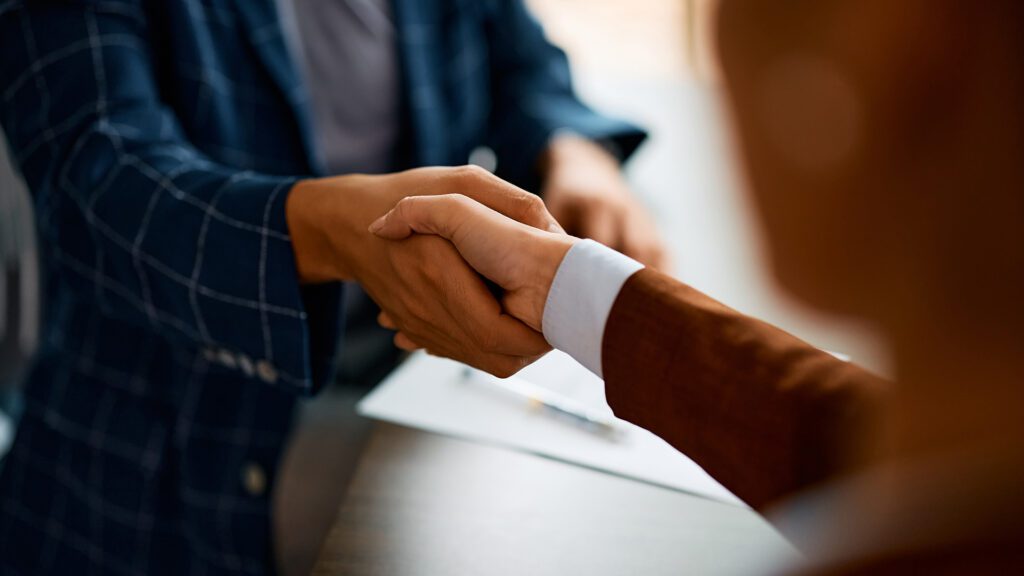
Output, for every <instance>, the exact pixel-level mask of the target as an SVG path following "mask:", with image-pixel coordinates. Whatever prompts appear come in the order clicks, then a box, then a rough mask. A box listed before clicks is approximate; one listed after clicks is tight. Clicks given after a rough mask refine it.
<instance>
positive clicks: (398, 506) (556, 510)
mask: <svg viewBox="0 0 1024 576" xmlns="http://www.w3.org/2000/svg"><path fill="white" fill-rule="evenodd" d="M766 549H767V550H770V551H773V552H776V553H778V552H779V551H782V552H783V553H789V552H790V549H789V546H788V545H787V544H786V543H785V541H784V540H783V539H782V538H781V537H780V536H779V535H778V534H777V533H776V532H775V531H774V530H773V529H772V528H771V527H770V526H768V525H767V524H766V523H765V522H764V521H763V520H761V518H760V517H758V516H757V515H756V514H755V513H753V512H752V511H750V510H746V509H743V508H739V507H736V506H732V505H727V504H722V503H719V502H713V501H710V500H707V499H703V498H699V497H695V496H691V495H687V494H683V493H680V492H675V491H671V490H667V489H663V488H658V487H654V486H650V485H645V484H641V483H638V482H634V481H630V480H625V479H622V478H617V477H613V476H610V475H607V474H603V473H600V472H596V471H593V470H588V469H584V468H580V467H576V466H572V465H569V464H565V463H562V462H556V461H552V460H547V459H544V458H540V457H537V456H533V455H529V454H522V453H517V452H512V451H508V450H505V449H501V448H496V447H491V446H483V445H478V444H473V443H470V442H466V441H463V440H456V439H452V438H447V437H442V436H439V435H435V434H430V433H426V432H420V431H416V430H411V429H408V428H402V427H398V426H394V425H389V424H378V425H377V427H376V430H375V431H374V433H373V435H372V437H371V439H370V441H369V443H368V445H367V447H366V450H365V452H364V455H363V457H362V461H361V463H360V465H359V468H358V470H357V471H356V475H355V477H354V478H353V480H352V483H351V485H350V487H349V491H348V495H347V497H346V498H345V500H344V501H343V502H342V505H341V509H340V510H339V512H338V517H337V521H336V523H335V525H334V527H333V528H332V530H331V532H330V534H329V536H328V538H327V541H326V543H325V544H324V548H323V550H322V551H321V554H320V559H319V561H318V563H317V566H316V568H315V570H314V574H316V575H324V576H326V575H341V574H344V575H355V576H359V575H371V574H372V575H374V576H391V575H406V574H409V575H417V576H432V575H438V576H441V575H444V576H460V575H473V576H477V575H482V574H487V575H505V574H508V575H514V576H524V575H543V574H552V575H554V574H557V575H559V576H564V575H570V574H587V575H603V574H609V575H610V574H617V575H618V574H643V575H652V576H653V575H658V574H672V575H679V574H727V573H735V570H736V568H737V567H741V566H750V565H751V559H752V558H755V559H756V558H757V557H759V555H760V554H761V553H763V552H764V551H765V550H766ZM753 565H754V566H756V565H757V564H756V562H755V563H754V564H753Z"/></svg>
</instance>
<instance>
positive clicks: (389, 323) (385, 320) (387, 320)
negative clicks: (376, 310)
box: [377, 312, 398, 330]
mask: <svg viewBox="0 0 1024 576" xmlns="http://www.w3.org/2000/svg"><path fill="white" fill-rule="evenodd" d="M377 324H380V325H381V326H382V327H384V328H387V329H388V330H398V326H397V325H396V324H395V321H394V320H392V319H391V316H388V313H387V312H381V313H380V314H377Z"/></svg>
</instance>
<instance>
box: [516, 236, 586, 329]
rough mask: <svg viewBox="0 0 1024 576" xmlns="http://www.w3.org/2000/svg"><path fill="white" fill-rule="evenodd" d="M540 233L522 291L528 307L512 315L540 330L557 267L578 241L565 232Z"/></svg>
mask: <svg viewBox="0 0 1024 576" xmlns="http://www.w3.org/2000/svg"><path fill="white" fill-rule="evenodd" d="M538 234H540V235H542V236H543V237H544V238H543V241H542V242H539V243H538V244H537V245H538V249H537V252H536V258H534V259H533V261H534V267H533V270H531V271H530V272H529V273H528V274H527V277H528V278H529V284H528V286H526V287H525V289H524V293H525V294H526V295H527V298H525V299H524V301H525V302H526V303H527V305H528V309H527V310H524V311H521V312H519V313H516V312H513V311H510V312H513V315H516V316H519V315H520V314H522V316H520V317H521V318H523V320H524V322H525V323H526V324H527V325H529V326H530V327H532V328H533V329H535V330H537V331H540V330H541V324H542V320H543V318H544V308H545V306H546V305H547V300H548V294H549V293H550V292H551V286H552V284H553V283H554V281H555V276H556V275H557V274H558V268H559V267H560V266H561V265H562V261H563V260H564V259H565V255H566V254H568V253H569V250H570V249H572V247H573V245H575V244H576V243H577V242H579V241H580V239H579V238H576V237H574V236H569V235H567V234H554V233H548V232H538Z"/></svg>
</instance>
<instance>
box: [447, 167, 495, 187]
mask: <svg viewBox="0 0 1024 576" xmlns="http://www.w3.org/2000/svg"><path fill="white" fill-rule="evenodd" d="M452 174H453V176H454V177H455V179H456V180H459V181H461V182H463V183H467V184H472V183H476V182H480V181H481V180H483V179H485V178H487V177H489V176H490V175H491V173H490V172H488V171H487V170H484V169H483V168H481V167H479V166H476V165H474V164H467V165H465V166H459V167H457V168H453V169H452Z"/></svg>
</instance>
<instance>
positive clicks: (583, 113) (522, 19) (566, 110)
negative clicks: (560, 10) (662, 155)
mask: <svg viewBox="0 0 1024 576" xmlns="http://www.w3.org/2000/svg"><path fill="white" fill-rule="evenodd" d="M487 6H488V10H489V17H488V23H487V34H488V40H489V43H490V46H489V48H490V51H491V55H490V59H491V79H492V81H491V91H492V94H493V107H492V112H491V138H490V142H489V144H490V145H491V146H492V147H493V148H494V150H495V152H496V153H497V156H498V175H499V176H502V177H504V178H506V179H508V180H510V181H512V182H515V183H516V184H519V185H521V186H526V187H527V188H530V189H532V188H533V187H534V181H535V179H536V165H537V161H538V159H539V158H540V154H541V153H542V152H543V150H544V149H545V148H546V147H547V144H548V140H549V139H550V137H551V135H552V134H553V133H555V132H557V131H559V130H570V131H572V132H575V133H577V134H579V135H581V136H584V137H587V138H591V139H593V140H603V141H607V142H609V143H612V144H614V147H615V148H616V149H617V150H618V151H619V152H620V157H621V159H622V160H625V159H627V158H628V157H629V156H630V155H631V154H632V153H633V151H635V150H636V148H637V147H638V146H639V145H640V143H641V142H643V140H644V138H645V133H644V132H643V131H642V130H640V129H639V128H637V127H636V126H634V125H632V124H630V123H628V122H625V121H623V120H619V119H616V118H611V117H608V116H604V115H601V114H598V113H596V112H595V111H593V110H592V109H590V108H589V107H588V106H586V105H585V104H583V103H582V102H581V101H580V100H579V99H578V98H577V97H576V95H575V93H574V92H573V86H572V77H571V74H570V71H569V62H568V60H567V59H566V57H565V53H564V52H562V50H561V49H559V48H558V47H556V46H554V45H553V44H551V43H550V42H549V41H548V40H547V38H546V37H545V36H544V31H543V29H542V28H541V26H540V24H539V23H538V22H537V20H536V19H535V18H534V17H533V15H532V14H530V12H529V11H528V9H527V8H526V6H525V5H524V4H523V0H489V1H488V4H487Z"/></svg>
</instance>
